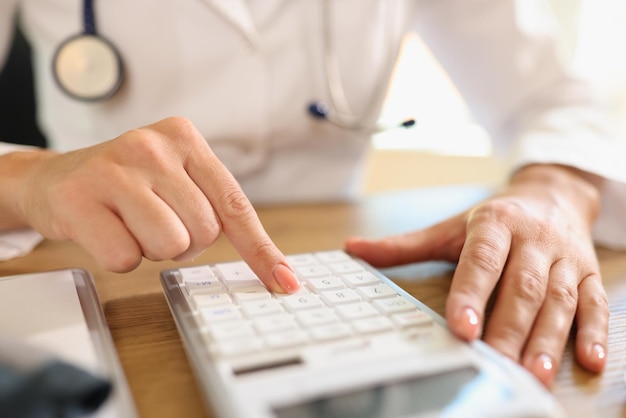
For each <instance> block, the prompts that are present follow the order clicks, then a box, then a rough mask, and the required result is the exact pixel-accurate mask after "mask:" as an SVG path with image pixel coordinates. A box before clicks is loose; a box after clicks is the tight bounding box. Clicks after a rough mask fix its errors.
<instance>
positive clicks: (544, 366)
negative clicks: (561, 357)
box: [530, 354, 554, 386]
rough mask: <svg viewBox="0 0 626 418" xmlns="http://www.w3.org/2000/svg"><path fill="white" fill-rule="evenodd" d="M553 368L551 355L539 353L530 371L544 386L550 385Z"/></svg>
mask: <svg viewBox="0 0 626 418" xmlns="http://www.w3.org/2000/svg"><path fill="white" fill-rule="evenodd" d="M553 369H554V363H553V361H552V357H550V356H549V355H547V354H539V355H538V356H537V358H536V359H535V362H534V364H533V365H532V368H531V370H530V371H531V372H532V374H534V375H535V376H537V378H538V379H539V380H541V381H542V382H543V383H544V384H545V385H546V386H550V385H551V384H552V379H553V377H554V370H553Z"/></svg>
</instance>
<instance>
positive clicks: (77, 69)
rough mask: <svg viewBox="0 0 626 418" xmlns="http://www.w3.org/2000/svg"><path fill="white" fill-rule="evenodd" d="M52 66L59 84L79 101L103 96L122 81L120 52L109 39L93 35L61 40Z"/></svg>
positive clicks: (115, 90) (100, 98)
mask: <svg viewBox="0 0 626 418" xmlns="http://www.w3.org/2000/svg"><path fill="white" fill-rule="evenodd" d="M52 66H53V68H52V72H53V74H54V78H55V80H56V82H57V83H58V85H59V87H60V88H61V89H62V90H63V91H64V92H65V93H67V94H68V95H70V96H72V97H74V98H76V99H79V100H85V101H96V100H103V99H106V98H108V97H111V96H113V95H114V94H115V92H117V90H118V89H119V87H120V85H121V84H122V78H123V69H122V60H121V57H120V54H119V53H118V52H117V50H116V49H115V47H114V46H113V45H112V44H111V43H110V42H109V41H107V40H106V39H104V38H102V37H100V36H97V35H95V34H89V33H85V34H80V35H76V36H73V37H71V38H69V39H68V40H66V41H65V42H63V43H62V44H61V45H59V47H58V48H57V50H56V53H55V55H54V59H53V62H52Z"/></svg>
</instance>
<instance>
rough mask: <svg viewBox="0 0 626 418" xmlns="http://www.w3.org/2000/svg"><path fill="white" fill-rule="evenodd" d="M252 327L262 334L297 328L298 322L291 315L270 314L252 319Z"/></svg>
mask: <svg viewBox="0 0 626 418" xmlns="http://www.w3.org/2000/svg"><path fill="white" fill-rule="evenodd" d="M252 322H253V324H254V327H255V328H256V329H257V331H259V332H260V333H262V334H265V333H270V332H277V331H286V330H291V329H296V328H298V323H297V322H296V320H295V319H294V318H293V316H291V315H272V316H264V317H261V318H254V319H253V320H252Z"/></svg>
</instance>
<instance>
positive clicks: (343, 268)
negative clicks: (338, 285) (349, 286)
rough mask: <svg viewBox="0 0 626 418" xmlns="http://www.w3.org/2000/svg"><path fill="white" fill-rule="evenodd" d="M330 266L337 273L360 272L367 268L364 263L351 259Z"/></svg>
mask: <svg viewBox="0 0 626 418" xmlns="http://www.w3.org/2000/svg"><path fill="white" fill-rule="evenodd" d="M328 267H330V269H331V270H332V271H333V272H335V273H337V274H348V273H358V272H360V271H364V270H365V269H364V268H363V266H362V265H360V264H359V263H357V262H356V261H351V260H349V261H343V262H341V263H333V264H330V265H329V266H328Z"/></svg>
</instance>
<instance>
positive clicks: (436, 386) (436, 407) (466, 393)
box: [274, 367, 511, 418]
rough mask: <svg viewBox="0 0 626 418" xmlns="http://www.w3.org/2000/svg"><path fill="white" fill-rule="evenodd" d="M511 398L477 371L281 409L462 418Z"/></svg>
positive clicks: (285, 416)
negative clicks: (464, 414) (434, 415)
mask: <svg viewBox="0 0 626 418" xmlns="http://www.w3.org/2000/svg"><path fill="white" fill-rule="evenodd" d="M510 396H511V390H510V388H507V387H502V384H501V382H499V383H496V382H494V381H492V379H490V378H489V376H488V375H486V374H484V373H480V372H479V371H478V370H477V369H475V368H473V367H465V368H462V369H457V370H451V371H447V372H445V373H441V374H437V375H434V376H420V377H419V378H417V379H412V380H403V381H395V382H389V383H385V384H383V385H380V386H375V387H370V388H366V389H359V390H358V391H355V392H350V393H338V394H336V395H334V396H329V397H323V398H318V399H313V400H310V401H307V402H306V403H302V404H298V405H290V406H286V407H281V408H278V409H276V410H275V411H274V413H275V414H276V416H277V417H278V418H314V417H315V418H319V417H324V418H394V417H404V416H407V415H409V414H410V415H416V414H422V413H424V414H428V413H432V412H438V415H439V416H447V415H448V414H449V415H450V416H458V414H459V411H466V412H467V411H476V409H478V410H480V409H481V408H483V406H481V405H485V404H490V405H491V406H494V405H496V404H498V403H499V402H502V401H504V400H506V399H507V398H509V397H510Z"/></svg>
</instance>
